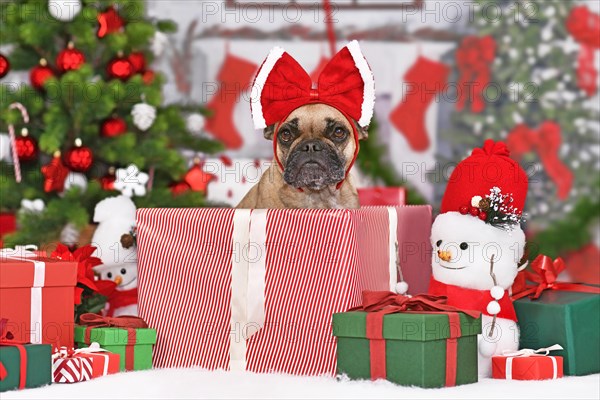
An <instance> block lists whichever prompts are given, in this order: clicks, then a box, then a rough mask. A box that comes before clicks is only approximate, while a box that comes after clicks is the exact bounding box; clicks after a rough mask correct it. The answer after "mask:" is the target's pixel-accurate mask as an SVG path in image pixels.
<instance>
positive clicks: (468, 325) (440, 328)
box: [333, 311, 481, 342]
mask: <svg viewBox="0 0 600 400" xmlns="http://www.w3.org/2000/svg"><path fill="white" fill-rule="evenodd" d="M367 314H368V313H366V312H364V311H350V312H345V313H338V314H334V315H333V335H334V336H337V337H351V338H352V337H353V338H366V336H367ZM459 317H460V330H461V335H460V336H472V335H477V334H479V333H481V318H472V317H469V316H468V315H466V314H463V313H459ZM452 329H455V328H452ZM449 337H450V326H449V322H448V316H447V315H444V314H434V313H432V314H426V313H395V314H387V315H385V316H384V317H383V338H384V339H393V340H411V341H419V342H427V341H432V340H442V339H448V338H449Z"/></svg>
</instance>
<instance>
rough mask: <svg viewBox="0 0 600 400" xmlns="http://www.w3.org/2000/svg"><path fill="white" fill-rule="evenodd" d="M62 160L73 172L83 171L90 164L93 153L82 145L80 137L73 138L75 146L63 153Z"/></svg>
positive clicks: (92, 159) (88, 167)
mask: <svg viewBox="0 0 600 400" xmlns="http://www.w3.org/2000/svg"><path fill="white" fill-rule="evenodd" d="M64 162H65V165H66V166H67V167H69V168H70V169H71V170H73V171H75V172H85V171H87V170H88V169H90V167H91V166H92V163H93V162H94V154H93V153H92V149H90V148H89V147H86V146H83V145H82V143H81V139H75V146H74V147H71V148H70V149H69V150H68V151H67V152H66V153H65V155H64Z"/></svg>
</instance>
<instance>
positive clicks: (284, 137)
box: [279, 129, 292, 143]
mask: <svg viewBox="0 0 600 400" xmlns="http://www.w3.org/2000/svg"><path fill="white" fill-rule="evenodd" d="M279 139H280V140H281V141H282V142H285V143H287V142H289V141H290V140H292V132H290V131H289V130H287V129H283V130H282V131H281V132H279Z"/></svg>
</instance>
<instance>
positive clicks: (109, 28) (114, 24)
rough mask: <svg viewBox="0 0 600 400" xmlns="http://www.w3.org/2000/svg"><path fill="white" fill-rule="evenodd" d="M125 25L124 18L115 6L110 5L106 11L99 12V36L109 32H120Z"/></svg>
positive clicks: (101, 36)
mask: <svg viewBox="0 0 600 400" xmlns="http://www.w3.org/2000/svg"><path fill="white" fill-rule="evenodd" d="M124 25H125V22H124V21H123V18H121V16H120V15H119V13H117V11H116V10H115V9H114V7H110V8H108V9H107V10H106V11H105V12H103V13H100V14H98V37H99V38H103V37H104V36H106V35H108V34H109V33H114V32H118V31H119V30H121V28H123V26H124Z"/></svg>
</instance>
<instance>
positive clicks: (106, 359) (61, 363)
mask: <svg viewBox="0 0 600 400" xmlns="http://www.w3.org/2000/svg"><path fill="white" fill-rule="evenodd" d="M53 358H54V361H53V363H52V381H53V382H54V383H75V382H83V381H88V380H90V379H93V378H98V377H101V376H104V375H108V374H116V373H117V372H119V371H120V364H121V356H119V355H118V354H115V353H110V352H108V351H107V350H104V349H102V348H100V345H99V344H98V343H96V342H94V343H92V344H91V345H90V346H89V347H85V348H81V349H77V350H68V349H67V348H66V347H62V348H61V349H59V350H57V351H56V352H55V353H54V356H53Z"/></svg>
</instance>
